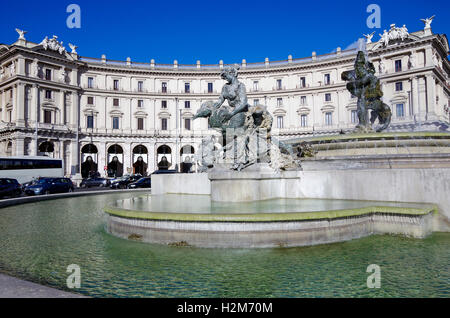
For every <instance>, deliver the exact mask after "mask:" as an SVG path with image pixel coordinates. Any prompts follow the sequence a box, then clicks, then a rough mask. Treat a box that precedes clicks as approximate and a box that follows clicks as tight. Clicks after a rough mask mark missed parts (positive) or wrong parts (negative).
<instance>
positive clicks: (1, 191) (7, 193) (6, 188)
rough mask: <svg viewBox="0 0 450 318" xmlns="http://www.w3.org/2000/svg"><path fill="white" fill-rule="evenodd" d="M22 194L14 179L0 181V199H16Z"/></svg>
mask: <svg viewBox="0 0 450 318" xmlns="http://www.w3.org/2000/svg"><path fill="white" fill-rule="evenodd" d="M21 194H22V188H21V186H20V184H19V182H18V181H17V180H16V179H9V178H2V179H0V198H1V199H3V198H5V197H18V196H20V195H21Z"/></svg>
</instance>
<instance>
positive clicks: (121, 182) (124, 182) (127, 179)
mask: <svg viewBox="0 0 450 318" xmlns="http://www.w3.org/2000/svg"><path fill="white" fill-rule="evenodd" d="M141 178H142V176H141V175H140V174H136V175H132V176H124V177H122V178H120V179H117V180H114V181H113V182H111V185H110V188H111V189H126V188H127V187H128V185H129V184H130V183H133V182H136V181H138V180H139V179H141Z"/></svg>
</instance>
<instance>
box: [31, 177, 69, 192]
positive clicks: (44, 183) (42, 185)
mask: <svg viewBox="0 0 450 318" xmlns="http://www.w3.org/2000/svg"><path fill="white" fill-rule="evenodd" d="M73 190H74V186H73V182H72V180H70V179H69V178H40V179H38V180H36V181H34V182H33V183H32V184H31V185H29V186H27V187H26V188H25V194H26V195H41V194H52V193H66V192H73Z"/></svg>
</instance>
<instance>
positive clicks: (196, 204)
mask: <svg viewBox="0 0 450 318" xmlns="http://www.w3.org/2000/svg"><path fill="white" fill-rule="evenodd" d="M111 205H112V206H115V207H118V208H123V209H126V210H133V211H150V212H164V213H200V214H220V213H224V214H235V213H242V214H246V213H250V214H256V213H290V212H292V213H295V212H319V211H330V210H344V209H356V208H362V207H369V206H380V205H383V206H394V207H408V208H423V207H429V206H430V204H418V203H395V202H379V201H356V200H322V199H273V200H262V201H254V202H239V203H234V202H212V201H211V196H209V195H189V194H164V195H153V196H152V195H141V196H136V197H133V198H126V199H122V200H118V201H117V202H115V203H112V204H111Z"/></svg>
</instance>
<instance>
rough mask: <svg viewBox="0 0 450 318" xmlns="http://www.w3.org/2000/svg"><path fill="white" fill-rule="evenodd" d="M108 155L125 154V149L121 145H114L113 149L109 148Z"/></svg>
mask: <svg viewBox="0 0 450 318" xmlns="http://www.w3.org/2000/svg"><path fill="white" fill-rule="evenodd" d="M108 153H109V154H114V155H117V154H123V148H122V147H121V146H119V145H117V144H116V145H112V146H111V147H109V148H108Z"/></svg>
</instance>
